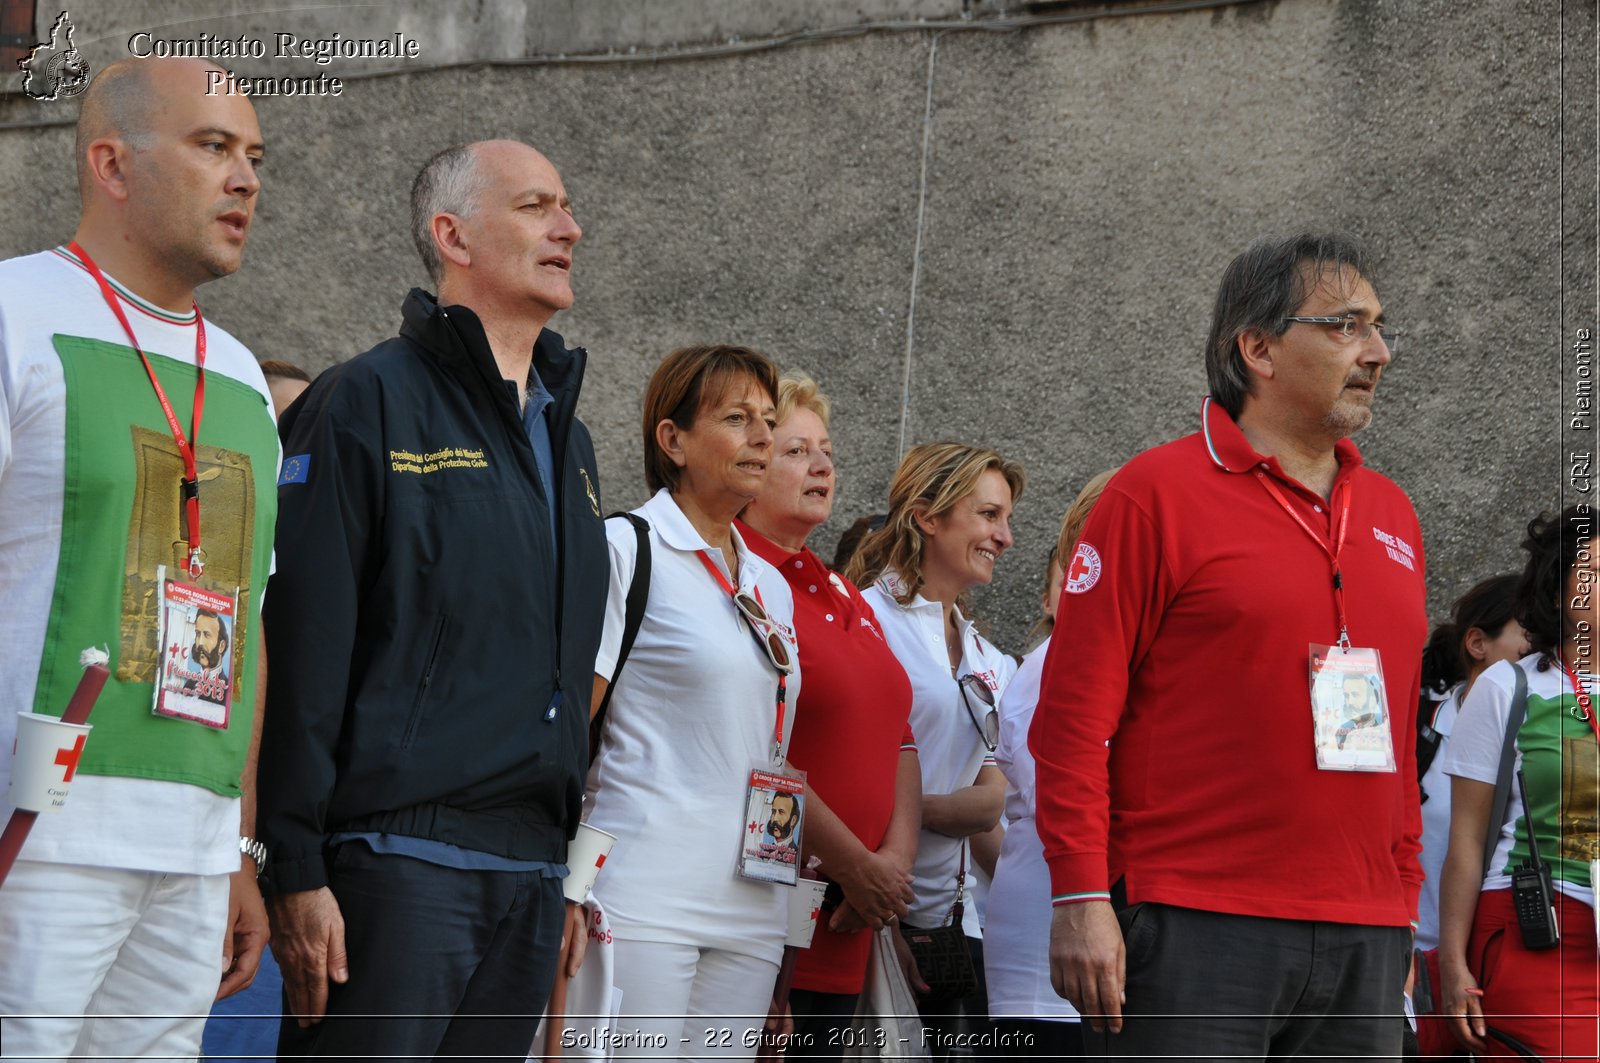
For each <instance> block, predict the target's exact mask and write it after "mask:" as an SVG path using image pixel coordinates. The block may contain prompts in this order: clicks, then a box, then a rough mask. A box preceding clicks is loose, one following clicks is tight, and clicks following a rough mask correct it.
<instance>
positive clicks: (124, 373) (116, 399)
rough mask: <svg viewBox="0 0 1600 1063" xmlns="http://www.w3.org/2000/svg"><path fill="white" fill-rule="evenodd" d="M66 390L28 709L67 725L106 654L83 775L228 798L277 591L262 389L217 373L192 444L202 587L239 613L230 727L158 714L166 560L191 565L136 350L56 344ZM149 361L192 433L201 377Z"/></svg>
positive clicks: (168, 449)
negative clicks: (83, 660) (55, 533)
mask: <svg viewBox="0 0 1600 1063" xmlns="http://www.w3.org/2000/svg"><path fill="white" fill-rule="evenodd" d="M54 345H55V349H56V353H57V355H58V356H59V357H60V359H61V367H62V373H63V375H64V377H65V380H66V390H67V416H66V480H65V483H64V485H63V498H62V513H61V518H62V529H61V553H60V560H59V564H58V566H57V571H56V584H55V592H54V597H53V599H52V601H51V605H50V617H49V621H48V624H47V627H46V632H45V644H44V653H43V656H42V658H41V660H40V667H39V680H38V685H37V686H36V687H35V690H34V703H33V710H34V711H35V712H39V713H44V714H47V715H51V716H59V715H61V713H62V711H63V710H64V709H65V708H66V705H67V702H68V700H69V699H70V698H71V696H72V691H73V689H74V688H75V687H76V686H77V683H78V679H79V677H80V676H81V674H82V669H81V668H80V667H79V664H78V655H79V653H80V652H81V651H82V650H84V649H85V648H87V647H90V646H97V647H101V648H105V649H109V650H110V653H111V672H112V678H111V680H110V681H109V682H107V683H106V687H105V690H104V692H102V693H101V695H100V699H99V701H97V702H96V703H95V708H94V713H93V715H92V716H91V717H90V718H89V722H90V723H91V724H93V725H94V730H93V731H92V732H91V734H90V736H89V740H88V742H87V743H86V744H85V746H84V751H83V759H82V761H81V762H80V764H79V767H78V770H79V771H81V772H84V773H86V774H91V775H113V776H119V777H123V778H142V779H163V780H168V781H173V782H183V783H191V784H193V785H196V786H201V787H204V788H206V789H208V790H212V791H214V792H216V793H218V794H222V795H224V796H237V795H238V794H239V792H240V786H239V776H240V771H241V768H242V766H243V764H244V758H245V754H246V751H247V749H248V747H249V742H250V730H251V723H252V720H253V718H254V715H255V674H256V647H257V644H258V642H259V636H258V635H257V633H256V631H255V628H256V627H257V624H256V621H257V620H258V619H259V616H260V610H259V605H258V602H259V589H260V588H262V587H265V586H266V581H267V573H268V569H269V566H270V563H271V556H272V529H273V523H274V520H275V518H276V515H277V492H276V490H275V489H274V482H275V477H276V473H277V470H276V457H277V432H276V429H275V427H274V425H273V422H272V417H271V415H270V414H269V413H268V411H267V404H266V399H265V397H264V396H262V395H261V393H260V392H258V391H257V390H256V389H255V388H253V387H251V386H250V385H248V384H245V383H243V382H241V381H238V380H234V379H232V378H231V377H226V376H224V375H222V374H221V373H218V372H215V371H212V372H208V373H207V374H206V392H205V412H204V417H203V421H202V424H201V429H200V445H199V447H198V448H197V456H198V458H199V473H200V483H201V494H200V499H201V518H200V528H201V532H202V543H201V545H202V547H203V548H204V549H205V551H206V554H207V567H206V572H205V574H204V576H202V577H201V578H200V579H199V580H197V581H195V582H197V583H199V584H200V585H201V586H204V587H206V588H207V589H210V590H217V591H222V592H224V593H228V594H232V593H233V592H234V590H235V589H236V588H237V590H238V593H239V600H238V604H237V610H236V616H237V617H239V618H240V623H239V625H238V632H237V634H236V639H235V641H236V645H235V647H234V652H232V654H231V657H232V664H233V667H232V668H231V669H230V672H231V674H232V675H233V676H234V677H235V679H234V683H233V685H232V689H231V701H230V719H229V724H228V727H227V729H226V730H216V729H214V728H211V727H206V726H202V725H200V724H196V723H190V722H185V721H182V720H174V719H168V718H164V717H157V716H155V715H154V714H153V713H152V712H151V703H152V700H153V697H154V691H153V687H152V679H153V677H154V675H155V666H156V658H157V654H158V652H159V651H158V648H157V646H156V630H155V616H156V610H155V592H156V580H155V573H156V567H155V566H156V565H157V564H164V565H166V566H167V567H168V573H167V574H168V577H169V578H186V577H183V576H182V574H181V573H180V572H177V571H174V568H175V567H176V565H177V564H178V563H179V561H180V560H181V557H182V553H183V551H182V547H181V545H174V544H175V542H180V543H181V540H182V538H183V534H182V532H181V526H180V520H181V518H180V516H179V514H180V512H181V505H180V499H179V488H178V483H177V478H178V472H179V471H180V470H181V468H182V466H181V464H180V463H179V459H178V457H177V447H176V444H175V443H174V442H173V440H172V431H171V429H170V428H169V426H168V424H167V420H166V417H165V416H164V415H163V413H162V411H161V406H160V403H159V402H158V401H157V399H156V396H155V390H154V389H153V388H152V387H151V386H150V380H149V378H148V377H147V376H146V375H145V370H144V366H143V364H142V363H141V362H140V360H139V356H138V354H137V353H136V352H135V351H134V350H133V349H132V348H131V347H127V346H123V345H121V344H116V343H107V342H105V341H102V340H92V339H85V338H81V337H75V336H63V335H57V336H55V337H54ZM150 363H151V365H153V366H154V367H155V371H156V375H157V376H158V377H159V378H160V380H161V385H162V387H163V389H165V391H166V393H167V399H168V401H169V402H170V403H171V404H172V408H173V410H174V411H175V412H176V413H177V414H178V419H179V423H180V424H182V425H183V427H184V430H185V432H187V431H189V430H190V412H191V411H192V410H193V408H194V407H193V401H194V387H195V380H196V378H197V374H196V372H195V368H194V366H192V365H187V364H185V363H183V362H177V361H174V360H172V359H170V358H167V357H164V356H162V355H157V354H151V355H150Z"/></svg>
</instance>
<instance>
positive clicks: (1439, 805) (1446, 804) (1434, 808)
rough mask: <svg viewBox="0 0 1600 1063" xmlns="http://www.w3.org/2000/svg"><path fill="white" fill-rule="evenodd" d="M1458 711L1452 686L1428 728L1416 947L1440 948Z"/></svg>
mask: <svg viewBox="0 0 1600 1063" xmlns="http://www.w3.org/2000/svg"><path fill="white" fill-rule="evenodd" d="M1460 711H1461V687H1460V686H1456V687H1454V688H1453V689H1452V690H1451V691H1450V693H1449V694H1447V695H1445V699H1444V700H1443V701H1441V702H1440V703H1439V704H1438V705H1436V706H1435V707H1434V710H1433V722H1432V724H1431V726H1432V727H1433V729H1434V730H1435V731H1437V732H1438V734H1439V748H1438V749H1437V750H1436V751H1435V752H1434V755H1433V762H1432V763H1431V764H1429V765H1428V771H1427V774H1425V775H1423V777H1422V792H1423V793H1424V794H1426V795H1427V800H1425V801H1423V802H1422V873H1423V874H1424V875H1426V876H1427V877H1426V878H1425V879H1423V881H1422V893H1421V895H1420V896H1418V897H1417V948H1419V949H1432V948H1438V946H1439V877H1440V875H1442V874H1443V873H1444V854H1445V852H1446V850H1448V849H1449V848H1450V777H1449V775H1448V774H1446V773H1445V770H1444V763H1445V753H1446V752H1447V751H1448V750H1449V748H1450V732H1451V730H1452V729H1454V727H1455V723H1456V713H1458V712H1460Z"/></svg>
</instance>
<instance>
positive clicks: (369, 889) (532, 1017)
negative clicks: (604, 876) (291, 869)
mask: <svg viewBox="0 0 1600 1063" xmlns="http://www.w3.org/2000/svg"><path fill="white" fill-rule="evenodd" d="M330 886H331V888H332V890H333V894H334V897H335V898H337V900H338V901H339V909H340V911H341V912H342V913H343V916H344V924H345V948H346V951H347V953H348V955H349V961H350V980H349V981H348V982H346V983H345V984H344V985H330V986H329V991H328V1017H327V1018H325V1019H324V1020H323V1021H322V1022H320V1023H317V1024H316V1025H314V1026H310V1027H308V1028H306V1029H301V1028H300V1027H299V1025H298V1024H297V1023H296V1021H295V1018H294V1016H292V1015H290V1014H289V1005H288V1001H287V995H286V996H285V1002H284V1019H283V1023H282V1025H281V1026H280V1028H279V1034H278V1055H279V1059H281V1060H288V1059H300V1058H303V1057H308V1056H310V1057H325V1056H327V1057H343V1058H354V1059H384V1060H389V1059H409V1060H431V1059H433V1058H434V1057H435V1056H447V1057H452V1058H457V1059H515V1060H522V1059H523V1058H525V1057H526V1055H527V1053H528V1049H529V1047H530V1046H531V1045H532V1044H533V1035H534V1031H535V1030H536V1029H537V1027H538V1025H539V1019H540V1016H541V1015H542V1014H543V1012H544V1006H545V1003H546V1001H547V1000H548V998H549V996H550V987H551V985H552V984H553V983H554V981H555V968H556V962H557V958H558V953H559V950H560V945H561V929H562V919H563V913H564V911H565V906H564V902H563V900H562V896H561V880H560V879H555V878H544V877H542V876H540V875H538V874H537V873H532V872H520V871H461V870H457V869H455V868H449V867H440V866H438V865H435V864H430V863H427V862H425V861H422V860H413V859H411V858H410V857H405V856H393V855H386V854H378V853H374V852H372V850H371V849H369V848H368V847H367V846H366V845H365V844H362V843H360V842H347V843H346V844H344V845H343V846H341V847H340V849H339V851H338V853H337V855H336V856H335V858H334V865H333V872H332V879H331V882H330Z"/></svg>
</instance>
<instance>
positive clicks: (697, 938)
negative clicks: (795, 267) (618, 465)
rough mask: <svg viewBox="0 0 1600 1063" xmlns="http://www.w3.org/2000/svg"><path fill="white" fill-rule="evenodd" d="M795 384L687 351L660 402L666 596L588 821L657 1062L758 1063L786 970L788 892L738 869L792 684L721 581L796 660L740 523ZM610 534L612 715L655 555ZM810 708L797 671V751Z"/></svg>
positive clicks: (787, 610)
mask: <svg viewBox="0 0 1600 1063" xmlns="http://www.w3.org/2000/svg"><path fill="white" fill-rule="evenodd" d="M777 383H778V374H777V371H776V369H775V368H774V366H773V365H772V362H771V361H770V360H768V359H767V357H766V356H765V355H762V354H759V353H757V352H755V351H752V350H749V349H748V348H744V347H725V346H723V347H694V348H686V349H683V350H679V351H674V352H673V353H672V354H669V355H668V356H667V357H666V358H665V359H664V360H663V361H662V363H661V365H660V366H659V367H657V369H656V371H655V374H654V375H653V376H652V377H651V379H650V384H649V386H648V388H647V389H646V391H645V398H644V425H643V429H644V450H645V480H646V482H647V483H648V484H649V486H650V487H651V488H652V489H653V490H654V491H655V492H656V493H655V495H654V497H652V498H651V499H650V500H649V501H648V502H646V503H645V504H644V505H643V506H640V507H639V508H638V509H637V510H634V512H635V513H637V514H639V515H640V516H642V517H644V519H645V520H646V521H648V522H649V524H650V533H649V541H650V550H651V578H650V588H649V598H648V601H647V603H646V606H645V612H644V619H643V623H642V624H641V626H640V629H639V634H638V637H637V639H636V641H635V642H634V644H633V648H632V650H631V652H630V653H629V655H628V657H627V659H626V661H625V663H624V664H623V667H622V671H621V673H620V674H619V675H618V678H617V685H616V690H615V692H614V693H613V695H612V699H611V703H610V706H609V707H608V709H607V712H606V720H605V726H604V736H603V738H602V739H601V743H600V749H599V755H598V756H597V757H596V758H595V761H594V764H593V766H592V767H591V769H590V772H589V786H588V788H589V795H588V802H587V808H588V814H587V815H586V817H585V820H586V822H588V823H589V824H590V825H591V826H593V827H597V828H599V829H600V830H604V831H608V832H610V833H611V834H614V835H616V836H617V841H616V844H615V846H614V847H613V848H612V850H611V854H610V856H609V857H608V859H607V861H606V865H605V868H604V870H603V871H602V872H601V874H600V877H599V880H598V881H597V882H596V884H595V887H594V897H595V899H596V900H597V901H598V902H599V903H600V905H601V906H602V907H603V908H604V910H605V912H606V916H607V918H608V919H609V921H610V924H611V929H612V933H613V940H614V947H615V972H616V973H615V984H616V987H617V988H618V989H620V990H621V991H622V999H621V1015H622V1020H621V1021H619V1022H618V1023H617V1024H616V1026H617V1029H618V1030H619V1032H621V1033H623V1034H628V1035H632V1034H634V1033H635V1032H637V1033H638V1034H640V1035H643V1037H648V1038H651V1039H652V1040H653V1044H650V1043H645V1045H644V1046H643V1047H639V1048H630V1049H626V1050H622V1049H619V1053H618V1054H619V1055H622V1054H644V1055H651V1054H659V1053H660V1051H661V1050H660V1049H658V1048H655V1047H654V1045H657V1044H664V1045H665V1046H666V1048H665V1051H666V1052H667V1054H669V1055H673V1056H684V1057H691V1058H693V1057H700V1056H721V1057H748V1056H752V1055H754V1053H755V1048H756V1044H757V1040H758V1034H759V1030H760V1028H761V1025H762V1022H763V1020H764V1019H765V1017H766V1014H767V1010H768V1006H769V1004H770V1002H771V997H772V989H773V983H774V982H775V981H776V979H777V974H778V963H779V961H780V959H781V958H782V955H783V941H784V935H785V930H786V927H787V902H788V894H789V892H790V887H787V886H780V885H774V884H770V883H764V882H755V881H751V880H748V879H744V878H741V877H739V876H738V874H737V872H736V870H735V865H736V862H737V860H738V857H739V853H740V849H741V838H742V837H743V824H744V820H745V813H746V796H747V792H748V784H749V779H750V772H751V770H752V769H755V768H763V769H766V770H771V769H772V767H773V750H772V746H773V738H774V730H775V724H776V721H777V717H778V709H777V691H778V672H777V670H776V668H775V667H774V665H773V663H772V661H771V660H769V659H768V656H767V654H766V652H765V651H764V650H763V649H762V647H761V645H760V644H758V642H757V641H756V639H755V638H754V637H752V628H753V626H754V625H752V624H751V623H750V622H749V621H747V620H746V619H745V618H744V617H743V616H742V614H741V613H740V612H739V611H738V610H737V609H736V608H735V606H734V602H733V598H732V596H731V594H730V593H729V591H728V590H725V589H724V588H723V586H722V584H721V581H719V580H718V579H717V578H716V577H715V576H713V575H712V573H711V572H710V571H709V570H708V569H707V567H706V564H707V563H710V564H712V565H715V566H716V568H717V569H718V570H719V571H720V573H721V575H722V578H723V579H725V580H727V581H729V583H730V584H731V586H733V587H737V588H738V589H739V590H741V591H743V592H745V593H747V594H749V595H751V596H752V597H754V598H756V599H757V600H758V601H759V602H760V604H761V605H762V606H763V607H764V609H765V611H766V613H767V614H768V615H769V616H770V617H771V618H772V619H773V621H775V622H776V625H777V628H778V630H779V631H780V632H781V638H782V640H783V642H784V645H786V646H787V647H788V648H789V652H788V657H789V659H790V660H791V661H792V660H793V658H794V649H793V626H792V625H793V612H794V611H793V600H792V598H791V596H790V593H789V586H788V584H786V583H785V582H784V581H783V578H782V577H781V576H779V575H778V573H777V572H775V571H773V569H772V567H771V566H770V565H768V564H767V563H766V562H764V561H762V560H761V559H760V558H759V557H757V556H756V555H755V554H753V553H751V551H750V550H749V549H748V548H746V546H745V544H744V542H743V540H742V539H741V538H740V537H739V534H738V532H737V531H736V530H735V529H734V527H733V518H734V515H735V514H736V513H738V512H739V510H740V509H742V508H743V507H744V506H745V505H746V504H748V503H749V501H750V500H751V499H752V498H753V497H755V496H756V495H757V494H758V493H760V491H761V487H762V484H763V482H764V481H765V477H766V471H767V465H768V463H769V462H770V461H771V458H772V428H773V424H774V415H773V408H774V396H775V394H776V391H777ZM606 534H607V539H608V542H609V546H610V550H611V585H610V590H609V593H608V595H607V601H606V621H605V631H604V635H603V637H602V640H601V647H600V655H599V657H598V659H597V660H596V662H595V672H596V680H595V695H594V697H595V700H594V707H595V708H597V707H598V706H599V704H600V699H601V698H602V697H603V696H604V693H603V692H604V689H605V687H606V681H607V680H609V679H610V678H611V676H612V674H613V672H614V671H615V669H616V661H617V656H618V651H619V648H620V642H621V631H622V626H623V619H624V611H625V610H624V601H625V598H626V596H627V591H628V586H629V582H630V580H631V578H632V576H633V570H634V560H635V555H636V550H637V545H636V539H635V533H634V529H633V528H632V526H630V525H629V524H628V523H627V522H625V521H621V520H614V521H607V523H606ZM702 555H704V560H703V559H702ZM765 634H766V633H765V632H764V633H763V637H765ZM799 693H800V675H799V672H798V670H797V671H795V673H794V674H792V675H790V676H789V677H788V682H787V705H788V709H787V710H786V711H785V713H784V715H785V717H786V719H785V721H784V728H783V730H784V742H783V744H784V746H785V747H786V746H787V736H788V731H789V729H790V728H791V727H792V725H793V719H794V713H793V711H792V709H793V706H794V704H795V702H796V700H797V698H798V696H799ZM708 1030H709V1031H710V1034H709V1035H708V1033H707V1031H708ZM683 1038H687V1039H688V1040H682V1039H683Z"/></svg>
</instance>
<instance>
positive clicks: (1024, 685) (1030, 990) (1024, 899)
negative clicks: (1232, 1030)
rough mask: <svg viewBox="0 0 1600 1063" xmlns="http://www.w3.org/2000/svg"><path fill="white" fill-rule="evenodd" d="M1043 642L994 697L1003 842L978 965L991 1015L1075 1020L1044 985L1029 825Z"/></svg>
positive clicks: (1042, 886) (1043, 870)
mask: <svg viewBox="0 0 1600 1063" xmlns="http://www.w3.org/2000/svg"><path fill="white" fill-rule="evenodd" d="M1049 648H1050V640H1049V639H1046V640H1045V641H1044V642H1043V643H1042V644H1040V645H1039V646H1037V647H1035V648H1034V649H1033V651H1032V652H1031V653H1029V654H1028V655H1027V656H1026V657H1024V658H1023V659H1022V666H1021V667H1020V668H1018V669H1017V673H1016V675H1014V676H1013V677H1012V679H1011V683H1010V685H1008V686H1007V687H1006V691H1005V695H1004V696H1003V697H1002V698H1001V699H1000V743H999V745H998V746H996V748H995V751H994V756H995V762H996V763H997V764H999V765H1000V770H1001V771H1003V772H1005V776H1006V817H1005V818H1006V838H1005V842H1004V843H1003V844H1002V845H1001V847H1000V862H999V863H998V864H996V865H995V869H994V884H993V885H991V886H990V887H989V921H988V924H987V925H986V926H985V927H984V928H983V938H984V947H983V966H984V971H985V973H986V976H987V978H988V983H989V1014H990V1016H991V1017H994V1018H1004V1017H1012V1018H1023V1019H1066V1020H1076V1019H1077V1018H1078V1012H1077V1010H1076V1009H1075V1008H1073V1006H1072V1005H1071V1004H1068V1003H1067V1002H1066V1001H1065V1000H1063V999H1061V998H1060V997H1058V996H1056V993H1055V990H1054V989H1052V988H1051V987H1050V917H1051V912H1052V909H1051V907H1050V871H1049V869H1048V868H1047V867H1046V866H1045V862H1044V844H1043V843H1042V842H1040V841H1039V831H1038V829H1037V828H1036V827H1035V826H1034V808H1035V806H1034V768H1033V754H1032V753H1030V752H1028V727H1029V726H1030V725H1031V724H1032V723H1033V710H1034V709H1036V708H1037V707H1038V705H1039V681H1040V679H1041V677H1042V676H1043V673H1044V656H1045V652H1046V651H1047V650H1049Z"/></svg>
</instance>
